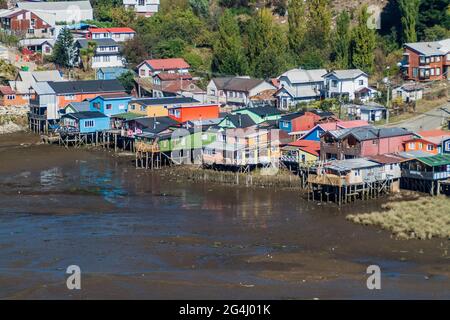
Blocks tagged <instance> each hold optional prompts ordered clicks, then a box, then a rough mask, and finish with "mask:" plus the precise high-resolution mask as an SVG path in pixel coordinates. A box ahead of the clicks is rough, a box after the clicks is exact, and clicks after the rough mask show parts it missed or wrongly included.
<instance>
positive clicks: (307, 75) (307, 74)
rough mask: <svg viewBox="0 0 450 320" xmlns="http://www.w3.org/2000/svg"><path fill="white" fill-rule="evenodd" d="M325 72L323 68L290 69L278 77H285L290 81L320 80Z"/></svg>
mask: <svg viewBox="0 0 450 320" xmlns="http://www.w3.org/2000/svg"><path fill="white" fill-rule="evenodd" d="M326 74H327V70H325V69H312V70H305V69H291V70H289V71H286V72H285V73H283V74H282V75H281V76H279V77H278V79H280V78H281V77H287V78H288V79H289V81H290V82H291V83H309V82H322V81H323V76H325V75H326Z"/></svg>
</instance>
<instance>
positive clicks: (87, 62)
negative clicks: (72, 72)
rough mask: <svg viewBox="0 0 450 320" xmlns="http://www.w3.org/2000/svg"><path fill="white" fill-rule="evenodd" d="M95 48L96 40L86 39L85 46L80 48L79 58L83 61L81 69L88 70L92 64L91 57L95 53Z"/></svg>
mask: <svg viewBox="0 0 450 320" xmlns="http://www.w3.org/2000/svg"><path fill="white" fill-rule="evenodd" d="M96 50H97V42H95V41H88V46H87V48H83V49H80V58H81V61H82V63H83V69H84V70H85V71H86V70H90V69H91V66H92V59H93V57H94V55H95V51H96Z"/></svg>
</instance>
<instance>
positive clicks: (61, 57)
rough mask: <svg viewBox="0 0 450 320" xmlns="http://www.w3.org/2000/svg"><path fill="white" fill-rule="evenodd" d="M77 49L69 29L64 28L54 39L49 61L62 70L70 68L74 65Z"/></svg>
mask: <svg viewBox="0 0 450 320" xmlns="http://www.w3.org/2000/svg"><path fill="white" fill-rule="evenodd" d="M76 57H77V49H76V47H75V42H74V40H73V36H72V33H71V32H70V30H69V29H67V28H64V29H62V30H61V32H60V33H59V35H58V38H57V39H56V42H55V46H54V47H53V54H52V56H51V61H53V62H54V63H56V64H57V65H59V66H61V67H64V68H71V67H73V66H74V65H75V63H76Z"/></svg>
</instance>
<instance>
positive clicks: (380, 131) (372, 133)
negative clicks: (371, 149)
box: [340, 127, 413, 141]
mask: <svg viewBox="0 0 450 320" xmlns="http://www.w3.org/2000/svg"><path fill="white" fill-rule="evenodd" d="M346 130H348V132H346V133H345V134H344V135H342V136H341V137H340V138H341V139H343V138H346V137H347V136H349V135H352V136H354V137H355V139H357V140H358V141H365V140H374V139H378V138H380V139H382V138H390V137H397V136H406V135H412V134H413V133H412V132H410V131H408V130H406V129H403V128H396V127H393V128H375V127H357V128H351V129H346Z"/></svg>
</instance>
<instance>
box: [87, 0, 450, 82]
mask: <svg viewBox="0 0 450 320" xmlns="http://www.w3.org/2000/svg"><path fill="white" fill-rule="evenodd" d="M91 2H92V4H93V7H94V15H95V19H96V20H95V21H91V23H94V24H96V25H98V26H104V27H107V26H129V27H132V28H134V29H135V30H136V31H137V37H136V38H135V39H134V40H132V41H129V42H128V43H126V44H125V46H124V48H123V52H124V55H125V57H126V58H127V60H128V62H129V63H130V65H131V66H132V67H133V66H135V65H136V64H137V63H139V62H141V61H142V60H144V59H147V58H167V57H178V56H181V57H184V58H185V59H186V60H187V61H188V62H189V63H190V64H191V65H192V67H193V69H194V71H195V72H196V73H197V74H199V75H205V76H212V75H214V76H217V75H243V74H248V75H251V76H254V77H263V78H268V77H274V76H277V75H279V74H280V73H282V72H284V71H286V70H287V69H288V68H291V67H298V66H301V67H303V68H319V67H325V68H352V67H356V68H361V69H362V70H364V71H366V72H369V73H371V74H374V75H375V76H376V78H380V77H383V76H385V75H386V73H387V72H388V71H387V70H389V72H391V74H395V71H396V68H397V67H396V64H397V62H398V61H399V60H400V58H401V50H400V49H401V45H402V43H404V42H411V41H421V40H439V39H443V38H446V37H448V36H449V33H450V6H449V5H448V0H390V1H389V2H388V4H387V5H386V6H385V8H384V11H383V13H382V17H381V19H382V20H381V29H380V30H375V29H374V28H371V26H372V25H374V22H373V21H372V19H373V18H372V16H371V13H370V12H369V10H368V7H367V6H365V5H362V6H361V7H359V8H357V10H351V11H348V12H347V11H342V10H340V8H335V7H333V3H332V1H330V0H272V1H265V2H264V5H262V4H261V3H259V2H255V1H253V0H210V1H208V0H162V1H161V7H160V12H158V13H157V14H156V15H154V16H153V17H151V18H144V17H138V16H136V15H135V14H134V12H132V11H127V10H125V9H124V8H123V6H122V1H121V0H91ZM419 12H420V14H419ZM286 19H287V23H281V21H285V20H286ZM388 67H390V68H388Z"/></svg>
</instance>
